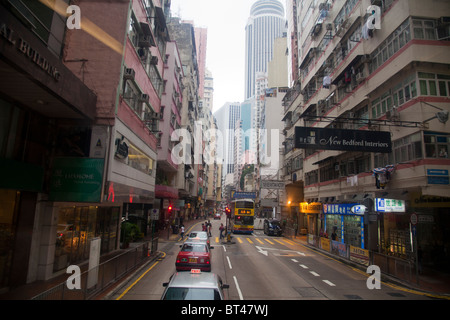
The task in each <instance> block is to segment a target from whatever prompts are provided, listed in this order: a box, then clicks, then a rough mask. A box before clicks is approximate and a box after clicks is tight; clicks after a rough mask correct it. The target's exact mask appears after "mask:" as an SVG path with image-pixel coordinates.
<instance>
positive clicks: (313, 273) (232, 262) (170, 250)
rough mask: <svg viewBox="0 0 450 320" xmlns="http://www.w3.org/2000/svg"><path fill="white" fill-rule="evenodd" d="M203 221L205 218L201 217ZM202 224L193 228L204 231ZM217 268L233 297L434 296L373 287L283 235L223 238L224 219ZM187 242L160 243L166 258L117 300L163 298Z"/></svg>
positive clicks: (352, 271) (117, 294)
mask: <svg viewBox="0 0 450 320" xmlns="http://www.w3.org/2000/svg"><path fill="white" fill-rule="evenodd" d="M201 222H203V221H201ZM201 222H199V224H198V225H197V226H194V227H193V230H200V229H199V227H201ZM211 222H212V225H213V227H212V230H213V234H212V235H213V236H212V238H211V246H214V249H213V250H212V254H213V256H212V272H214V273H217V274H218V275H220V277H222V279H223V281H224V283H227V284H229V285H230V288H229V289H228V290H225V294H226V298H227V299H229V300H259V301H262V300H380V299H381V300H429V299H430V298H428V297H426V296H423V295H420V294H415V293H413V292H410V291H408V290H403V289H399V288H397V287H395V286H392V285H390V284H386V283H383V282H382V283H381V284H380V289H369V288H368V286H367V280H368V277H369V276H370V275H369V274H367V273H365V272H363V271H361V270H358V269H355V268H352V267H350V266H348V265H346V264H344V263H342V262H339V261H337V260H334V259H332V258H330V257H328V256H326V255H322V254H320V253H318V252H316V251H314V250H310V249H309V248H307V247H306V246H303V245H301V244H299V243H297V242H293V241H291V240H289V239H286V238H283V237H273V236H270V237H269V236H266V235H264V233H263V231H262V230H255V232H254V234H253V235H233V238H232V241H231V243H221V242H220V241H219V238H218V237H219V231H218V228H219V225H220V223H221V222H222V223H224V224H225V218H222V220H211ZM181 243H182V242H178V241H166V242H163V243H160V246H159V249H160V250H161V251H163V252H164V255H165V256H164V259H162V260H161V261H156V262H153V263H151V264H149V265H147V266H146V267H145V268H143V269H142V270H141V272H140V273H139V274H137V275H136V276H135V277H134V278H133V279H130V280H129V281H128V282H127V283H126V284H125V285H123V286H121V289H120V290H118V291H117V292H115V293H114V294H113V295H111V296H110V297H109V298H110V299H112V300H159V299H160V298H161V295H162V293H163V291H164V287H163V286H162V284H163V282H168V281H169V278H170V276H171V275H172V274H173V273H174V272H176V271H175V259H176V256H177V253H178V251H179V245H180V244H181Z"/></svg>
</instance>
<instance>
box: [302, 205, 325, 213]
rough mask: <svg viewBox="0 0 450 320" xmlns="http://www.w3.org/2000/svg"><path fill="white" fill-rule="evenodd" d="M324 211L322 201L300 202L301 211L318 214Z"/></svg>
mask: <svg viewBox="0 0 450 320" xmlns="http://www.w3.org/2000/svg"><path fill="white" fill-rule="evenodd" d="M321 211H322V203H320V202H312V203H308V202H300V212H302V213H314V214H318V213H321Z"/></svg>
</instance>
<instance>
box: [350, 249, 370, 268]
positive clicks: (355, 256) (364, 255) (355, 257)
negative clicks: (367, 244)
mask: <svg viewBox="0 0 450 320" xmlns="http://www.w3.org/2000/svg"><path fill="white" fill-rule="evenodd" d="M350 260H351V261H354V262H356V263H359V264H362V265H365V266H368V265H369V250H366V249H361V248H358V247H354V246H350Z"/></svg>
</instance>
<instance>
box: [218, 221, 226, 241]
mask: <svg viewBox="0 0 450 320" xmlns="http://www.w3.org/2000/svg"><path fill="white" fill-rule="evenodd" d="M224 229H225V227H224V226H223V223H221V224H220V227H219V231H220V237H219V239H223V238H224V235H223V230H224Z"/></svg>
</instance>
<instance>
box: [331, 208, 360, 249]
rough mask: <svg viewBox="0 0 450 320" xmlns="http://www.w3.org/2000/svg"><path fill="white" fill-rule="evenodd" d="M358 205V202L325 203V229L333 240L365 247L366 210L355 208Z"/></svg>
mask: <svg viewBox="0 0 450 320" xmlns="http://www.w3.org/2000/svg"><path fill="white" fill-rule="evenodd" d="M358 206H360V205H359V204H358V203H339V204H324V205H323V213H324V231H325V233H326V235H327V236H328V237H329V238H330V239H331V240H334V241H338V242H341V243H345V244H347V245H351V246H354V247H358V248H362V249H364V248H365V243H366V241H365V235H364V212H363V211H362V212H359V211H358V210H355V209H354V208H357V207H358ZM356 212H357V213H356Z"/></svg>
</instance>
